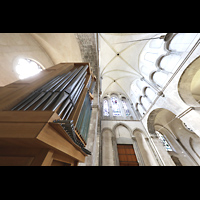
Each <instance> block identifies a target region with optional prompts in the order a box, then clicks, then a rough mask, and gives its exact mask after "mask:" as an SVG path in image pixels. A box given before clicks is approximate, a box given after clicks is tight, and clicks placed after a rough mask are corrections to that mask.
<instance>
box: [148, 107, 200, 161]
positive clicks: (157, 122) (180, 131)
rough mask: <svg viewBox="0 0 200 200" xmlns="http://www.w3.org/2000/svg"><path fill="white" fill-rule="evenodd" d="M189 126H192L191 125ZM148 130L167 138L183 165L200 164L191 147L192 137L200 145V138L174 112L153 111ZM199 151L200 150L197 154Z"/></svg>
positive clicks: (163, 109) (162, 109)
mask: <svg viewBox="0 0 200 200" xmlns="http://www.w3.org/2000/svg"><path fill="white" fill-rule="evenodd" d="M186 124H187V122H186ZM187 125H188V126H190V124H187ZM147 128H148V131H149V133H150V134H152V135H155V136H156V133H155V131H158V132H160V133H161V134H163V135H164V136H165V137H166V139H167V141H168V142H169V143H170V146H171V147H172V149H173V153H176V155H177V157H178V158H179V159H180V162H181V163H182V165H199V164H200V159H199V157H198V156H197V155H196V152H195V151H194V149H193V148H191V145H190V143H191V142H190V137H192V138H193V139H194V141H195V142H196V143H197V144H200V139H199V137H198V136H197V135H196V133H194V132H191V131H189V130H187V129H186V128H185V127H184V125H183V121H182V120H181V119H179V118H177V116H176V115H175V114H174V113H173V112H171V111H170V110H167V109H165V108H158V109H155V110H153V111H152V112H151V113H150V115H149V117H148V120H147ZM196 143H195V145H194V146H195V148H196V146H197V144H196ZM193 144H194V142H193ZM198 151H199V149H198V150H197V152H198ZM170 155H172V154H170Z"/></svg>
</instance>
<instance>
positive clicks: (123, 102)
mask: <svg viewBox="0 0 200 200" xmlns="http://www.w3.org/2000/svg"><path fill="white" fill-rule="evenodd" d="M121 102H122V106H123V108H124V112H125V115H126V116H130V115H131V114H130V111H129V109H128V107H127V103H126V100H125V99H124V98H122V101H121Z"/></svg>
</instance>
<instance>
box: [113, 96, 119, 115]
mask: <svg viewBox="0 0 200 200" xmlns="http://www.w3.org/2000/svg"><path fill="white" fill-rule="evenodd" d="M111 105H112V111H113V116H121V110H120V108H119V103H118V99H117V98H116V97H114V96H113V97H111Z"/></svg>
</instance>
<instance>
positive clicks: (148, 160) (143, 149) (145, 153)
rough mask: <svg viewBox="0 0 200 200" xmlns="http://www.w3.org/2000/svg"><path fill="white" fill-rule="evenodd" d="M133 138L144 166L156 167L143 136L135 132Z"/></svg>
mask: <svg viewBox="0 0 200 200" xmlns="http://www.w3.org/2000/svg"><path fill="white" fill-rule="evenodd" d="M134 136H135V139H136V141H137V144H138V147H139V150H140V153H141V155H142V158H143V160H144V163H145V166H158V164H157V162H156V161H155V158H154V156H153V155H152V152H151V150H150V148H149V146H148V144H147V142H146V140H145V138H144V136H143V134H142V133H141V132H139V131H136V132H135V133H134Z"/></svg>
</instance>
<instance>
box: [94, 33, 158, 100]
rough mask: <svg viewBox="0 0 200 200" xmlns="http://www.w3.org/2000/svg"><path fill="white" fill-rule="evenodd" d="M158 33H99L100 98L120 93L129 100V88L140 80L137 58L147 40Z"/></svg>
mask: <svg viewBox="0 0 200 200" xmlns="http://www.w3.org/2000/svg"><path fill="white" fill-rule="evenodd" d="M156 35H158V33H99V37H98V42H99V51H100V52H99V65H100V77H101V79H102V85H101V91H102V97H103V96H105V95H106V94H109V93H110V94H111V93H120V94H124V95H125V96H127V97H128V98H129V99H131V95H130V88H131V84H132V82H133V81H134V80H136V79H138V78H141V77H142V75H141V74H140V70H139V56H140V53H141V51H142V49H143V48H144V46H145V45H146V44H147V42H148V40H143V41H137V42H127V41H133V40H142V39H147V38H152V37H155V36H156Z"/></svg>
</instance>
